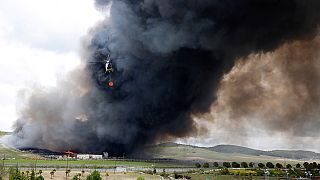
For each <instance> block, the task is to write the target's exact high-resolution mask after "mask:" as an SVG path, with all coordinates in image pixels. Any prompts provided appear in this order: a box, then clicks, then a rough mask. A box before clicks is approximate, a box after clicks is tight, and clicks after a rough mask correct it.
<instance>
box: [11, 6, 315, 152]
mask: <svg viewBox="0 0 320 180" xmlns="http://www.w3.org/2000/svg"><path fill="white" fill-rule="evenodd" d="M62 5H63V4H62ZM95 7H96V9H97V10H99V11H100V13H102V14H103V15H104V19H103V20H102V21H100V22H98V23H97V24H95V25H94V26H92V28H91V30H90V31H89V32H88V34H87V35H86V37H84V38H83V43H82V48H81V50H80V54H81V57H82V61H81V65H78V66H74V69H73V70H72V71H70V72H69V73H68V74H65V75H64V76H62V77H60V78H59V79H58V81H57V84H56V86H55V87H46V88H43V87H41V86H33V87H32V88H29V89H27V90H24V91H21V92H20V93H19V96H18V97H19V98H18V99H17V102H18V114H19V117H18V120H17V121H16V123H15V130H14V134H13V135H12V136H11V137H10V138H9V139H8V141H9V142H11V143H13V145H14V146H16V147H36V148H46V149H50V150H55V151H65V150H69V149H72V150H76V151H79V152H102V151H108V152H110V154H112V155H117V154H118V155H119V154H122V153H126V154H128V155H133V156H134V155H135V152H136V151H141V150H143V148H144V146H146V145H149V144H153V143H158V142H161V141H174V140H177V141H180V142H181V141H183V142H187V143H188V142H191V143H193V144H202V145H206V146H212V145H215V144H219V143H232V144H239V145H247V146H249V147H258V148H263V149H271V148H279V149H284V148H293V149H300V148H304V149H312V150H314V149H317V145H316V143H315V142H317V139H318V137H319V134H318V133H317V128H318V127H319V121H318V117H319V113H318V106H319V105H320V104H319V102H320V101H319V100H320V96H319V95H318V92H319V91H318V88H319V87H320V86H319V87H318V83H319V80H320V76H319V65H318V64H319V62H318V59H319V56H318V49H319V38H318V33H319V23H320V12H319V11H318V10H319V9H320V2H319V1H318V0H306V1H300V0H282V1H278V0H261V1H255V0H239V1H232V0H214V1H212V0H196V1H195V0H184V1H181V0H136V1H133V0H96V1H95ZM72 9H73V8H71V9H70V12H72ZM66 28H68V27H66ZM36 35H37V33H36ZM16 37H19V36H16ZM32 38H33V37H32ZM40 39H42V38H41V36H40ZM57 40H59V38H57ZM66 41H68V40H66ZM35 44H36V46H37V47H43V48H44V49H46V48H50V47H51V46H46V45H44V44H42V43H41V42H40V43H39V42H36V43H35ZM54 44H55V43H53V44H52V45H53V46H54ZM63 45H64V46H63V47H66V49H68V48H69V46H72V44H63ZM59 47H60V46H59ZM66 49H64V50H66ZM58 52H65V51H58ZM67 52H68V51H67ZM108 54H110V55H111V58H112V59H113V64H114V68H115V72H114V73H113V74H112V75H113V79H114V80H115V82H116V84H115V87H114V88H113V89H110V88H108V87H107V86H106V83H107V79H106V76H105V72H104V67H103V64H102V63H101V64H100V63H96V64H92V63H90V62H92V61H101V62H102V61H103V60H104V59H105V58H106V56H107V55H108ZM78 117H84V118H78ZM271 142H272V143H271Z"/></svg>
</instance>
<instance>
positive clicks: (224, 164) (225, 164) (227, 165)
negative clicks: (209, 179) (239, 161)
mask: <svg viewBox="0 0 320 180" xmlns="http://www.w3.org/2000/svg"><path fill="white" fill-rule="evenodd" d="M222 165H223V166H224V167H226V168H230V167H231V164H230V163H229V162H223V163H222Z"/></svg>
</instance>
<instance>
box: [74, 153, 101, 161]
mask: <svg viewBox="0 0 320 180" xmlns="http://www.w3.org/2000/svg"><path fill="white" fill-rule="evenodd" d="M102 158H103V156H102V155H96V154H77V159H82V160H89V159H102Z"/></svg>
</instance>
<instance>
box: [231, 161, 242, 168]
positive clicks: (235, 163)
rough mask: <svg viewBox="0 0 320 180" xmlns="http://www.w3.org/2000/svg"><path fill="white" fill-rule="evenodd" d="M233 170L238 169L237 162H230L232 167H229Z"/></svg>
mask: <svg viewBox="0 0 320 180" xmlns="http://www.w3.org/2000/svg"><path fill="white" fill-rule="evenodd" d="M231 166H232V167H233V168H239V167H240V164H239V163H237V162H232V165H231Z"/></svg>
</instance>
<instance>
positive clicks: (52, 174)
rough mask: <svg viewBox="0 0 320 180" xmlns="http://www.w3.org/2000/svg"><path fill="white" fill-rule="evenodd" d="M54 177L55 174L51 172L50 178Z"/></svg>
mask: <svg viewBox="0 0 320 180" xmlns="http://www.w3.org/2000/svg"><path fill="white" fill-rule="evenodd" d="M53 176H54V172H53V171H51V172H50V178H51V179H52V177H53Z"/></svg>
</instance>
